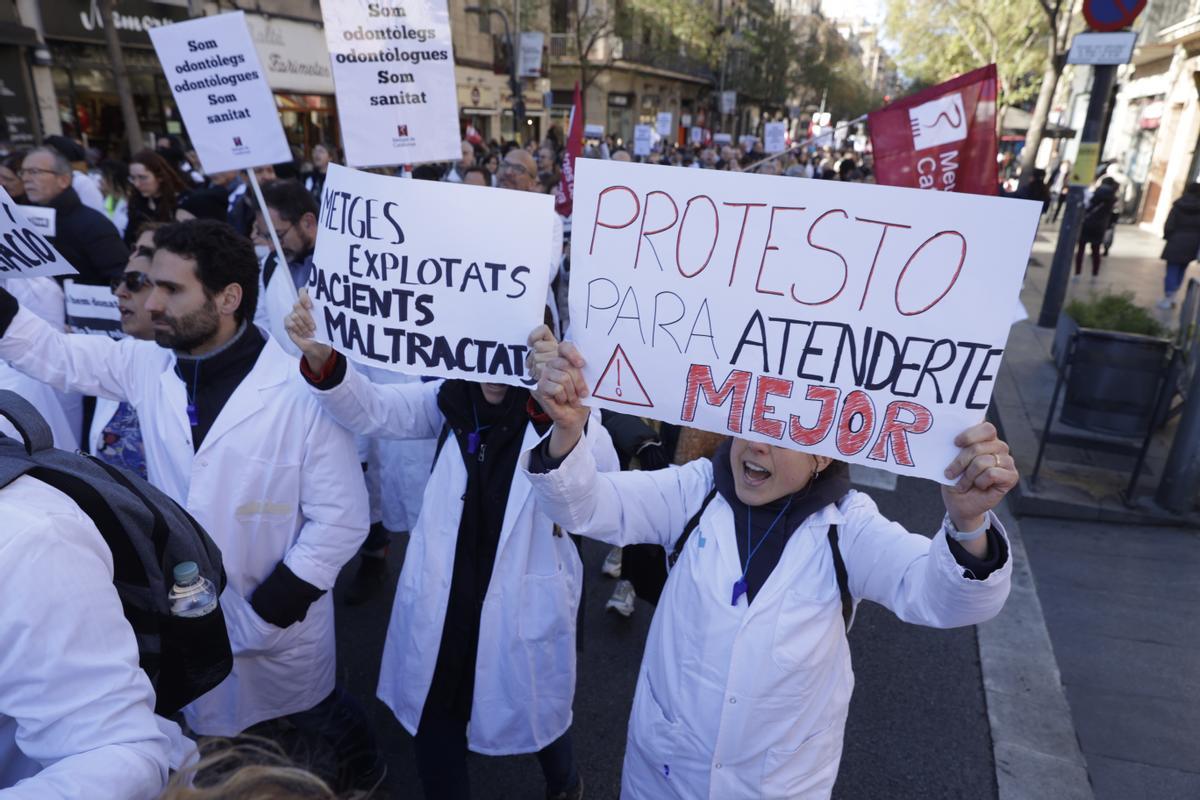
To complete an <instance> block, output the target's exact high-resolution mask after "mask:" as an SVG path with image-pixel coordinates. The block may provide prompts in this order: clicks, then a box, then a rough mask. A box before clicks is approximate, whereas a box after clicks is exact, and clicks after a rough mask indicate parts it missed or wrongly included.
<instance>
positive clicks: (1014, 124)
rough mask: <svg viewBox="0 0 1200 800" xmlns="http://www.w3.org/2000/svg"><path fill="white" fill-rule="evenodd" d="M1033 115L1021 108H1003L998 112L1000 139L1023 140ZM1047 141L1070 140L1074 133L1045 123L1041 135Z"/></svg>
mask: <svg viewBox="0 0 1200 800" xmlns="http://www.w3.org/2000/svg"><path fill="white" fill-rule="evenodd" d="M1032 118H1033V115H1032V114H1030V113H1029V112H1028V111H1026V110H1025V109H1023V108H1015V107H1013V106H1005V107H1004V108H1003V109H1001V110H1000V137H1001V138H1002V139H1004V140H1006V141H1012V140H1014V139H1024V138H1025V136H1026V135H1027V134H1028V133H1029V123H1030V121H1031V120H1032ZM1042 135H1043V136H1044V137H1045V138H1047V139H1072V138H1074V137H1075V131H1073V130H1071V129H1070V128H1068V127H1065V126H1063V125H1059V124H1058V123H1055V122H1047V123H1046V130H1045V132H1044V133H1043V134H1042Z"/></svg>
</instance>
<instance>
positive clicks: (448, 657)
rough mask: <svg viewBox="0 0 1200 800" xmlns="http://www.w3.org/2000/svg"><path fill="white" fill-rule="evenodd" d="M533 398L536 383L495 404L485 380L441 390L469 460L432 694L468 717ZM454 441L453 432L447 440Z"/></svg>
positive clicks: (432, 699) (441, 404)
mask: <svg viewBox="0 0 1200 800" xmlns="http://www.w3.org/2000/svg"><path fill="white" fill-rule="evenodd" d="M528 401H529V391H528V390H526V389H518V388H516V387H512V386H510V387H509V388H508V393H507V394H506V395H505V396H504V401H503V402H502V403H500V404H499V405H492V404H491V403H489V402H487V400H485V399H484V397H483V391H482V389H481V388H480V386H479V384H477V383H469V382H467V381H461V380H449V381H446V382H445V383H444V384H442V388H441V390H440V391H439V392H438V408H439V409H440V410H441V412H442V414H443V415H444V416H445V418H446V425H447V426H448V428H449V432H450V433H451V434H453V437H454V442H455V443H457V445H458V449H459V452H460V453H461V454H462V458H463V464H464V465H465V466H466V468H467V488H466V491H465V492H464V493H463V498H462V500H463V512H462V519H461V520H460V522H459V524H458V540H457V542H456V544H455V548H454V572H453V575H452V576H451V579H450V599H449V602H448V603H447V606H446V621H445V623H444V624H443V626H442V641H441V646H440V648H439V649H438V659H437V666H436V668H435V670H434V675H433V684H432V685H431V686H430V687H429V695H428V697H427V698H426V701H425V702H426V705H427V706H428V705H429V704H431V703H432V704H434V706H435V707H436V708H437V709H438V710H440V711H441V712H443V713H447V714H450V715H451V716H453V717H455V718H457V719H461V720H467V719H469V718H470V716H471V701H472V698H473V696H474V693H475V657H476V652H477V650H478V646H479V621H480V615H481V614H482V612H483V600H484V598H485V597H487V590H488V584H489V583H490V582H491V579H492V568H493V567H494V566H495V563H496V550H497V548H498V547H499V545H500V531H501V529H502V528H503V526H504V509H505V507H506V506H507V505H508V495H509V490H510V489H511V488H512V478H513V473H514V472H515V471H516V469H517V459H518V458H519V457H520V455H521V443H522V441H523V440H524V438H525V429H526V426H527V425H528V424H529V423H530V418H529V413H528V411H527V403H528ZM476 434H477V436H478V439H477V440H476V438H475V435H476ZM450 445H451V442H450V441H449V440H447V441H446V445H445V446H447V447H449V446H450ZM450 499H451V498H446V500H447V502H449V501H450Z"/></svg>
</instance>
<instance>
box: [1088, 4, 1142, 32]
mask: <svg viewBox="0 0 1200 800" xmlns="http://www.w3.org/2000/svg"><path fill="white" fill-rule="evenodd" d="M1145 8H1146V0H1085V2H1084V4H1083V18H1084V19H1086V20H1087V24H1088V27H1089V28H1091V29H1092V30H1094V31H1119V30H1121V29H1122V28H1127V27H1129V26H1130V25H1132V24H1133V21H1134V20H1135V19H1137V16H1138V14H1141V13H1142V11H1144V10H1145Z"/></svg>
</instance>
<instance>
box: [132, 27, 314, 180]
mask: <svg viewBox="0 0 1200 800" xmlns="http://www.w3.org/2000/svg"><path fill="white" fill-rule="evenodd" d="M150 40H151V41H152V42H153V43H154V50H155V52H156V53H157V55H158V60H159V62H161V63H162V68H163V73H164V74H165V75H166V77H167V82H168V83H169V84H170V85H171V94H172V96H174V98H175V104H176V105H177V106H178V107H179V113H180V114H182V115H183V122H184V124H185V125H187V130H188V135H189V136H190V137H191V140H192V145H193V146H194V147H195V148H196V154H197V155H199V156H200V163H201V164H203V165H204V171H205V172H207V173H209V174H212V173H214V172H223V171H225V170H240V169H250V168H252V167H259V166H262V165H263V164H278V163H280V162H283V161H291V160H292V151H291V148H289V147H288V143H287V137H285V136H284V135H283V127H282V125H280V122H279V112H278V111H277V110H276V108H275V96H274V95H273V94H272V93H271V87H270V86H268V85H267V78H266V73H265V72H264V71H263V68H262V65H261V64H260V63H259V61H258V51H257V50H255V49H254V41H253V40H252V39H251V38H250V31H249V29H248V28H247V27H246V15H245V14H244V13H242V12H241V11H234V12H231V13H228V14H218V15H216V16H212V17H197V18H196V19H189V20H186V21H184V22H176V23H175V24H174V25H164V26H162V27H158V28H151V29H150Z"/></svg>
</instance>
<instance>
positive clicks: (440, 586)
mask: <svg viewBox="0 0 1200 800" xmlns="http://www.w3.org/2000/svg"><path fill="white" fill-rule="evenodd" d="M441 386H442V382H441V381H436V382H432V383H419V384H417V383H409V384H386V385H383V384H373V383H371V382H370V381H368V380H366V378H364V377H363V376H362V375H361V374H359V373H358V372H357V371H356V370H355V368H353V367H350V366H348V368H347V370H346V378H345V380H343V381H342V382H341V383H340V384H338V385H337V386H336V387H334V388H333V389H330V390H328V391H323V392H322V391H317V390H314V391H315V392H316V394H317V395H318V396H319V397H320V399H321V402H322V405H323V406H324V408H325V410H326V411H328V412H329V413H330V414H332V415H333V416H334V417H335V418H337V420H338V421H339V422H341V423H342V424H343V425H345V426H346V427H348V428H350V429H351V430H352V431H354V432H356V433H359V434H361V435H364V436H391V437H403V436H409V437H414V438H429V437H434V436H437V435H438V433H439V432H440V431H441V429H442V425H443V422H444V418H443V416H442V412H441V411H440V410H439V409H438V404H437V396H438V390H439V389H440V388H441ZM588 427H589V434H588V438H589V445H590V446H591V448H592V449H593V450H594V451H595V453H596V455H595V461H596V462H599V463H600V464H601V465H602V466H603V468H607V469H616V468H617V458H616V451H614V450H613V447H612V441H611V440H610V439H609V438H608V433H607V431H605V430H604V427H603V426H602V425H601V424H600V420H599V418H598V417H597V418H596V419H595V420H593V423H592V424H591V425H589V426H588ZM538 438H539V437H538V434H537V431H536V430H535V429H534V427H533V425H532V424H529V425H528V426H527V427H526V430H525V438H524V441H523V443H522V449H523V450H524V449H526V448H528V447H531V446H532V445H533V444H534V443H535V442H537V440H538ZM466 486H467V470H466V467H465V465H464V464H463V459H462V454H461V452H460V450H459V448H458V445H457V444H456V443H455V441H454V439H453V437H451V438H449V439H447V441H446V444H445V445H444V446H443V447H442V451H441V453H440V454H439V455H438V458H437V461H436V462H435V463H434V467H433V473H432V475H430V478H429V483H428V485H427V486H426V489H425V499H424V504H423V506H422V510H421V516H420V519H418V521H417V524H416V526H415V528H414V529H413V532H412V537H411V538H410V539H409V542H408V550H407V551H406V552H405V555H404V567H403V569H402V570H401V572H400V580H399V583H398V585H397V587H396V599H395V602H394V604H393V606H392V619H391V622H390V624H389V625H388V633H387V643H386V644H385V645H384V651H383V664H382V666H381V667H380V672H379V692H378V694H379V699H381V700H383V702H384V703H386V704H387V706H388V707H389V708H390V709H392V712H393V713H394V714H395V715H396V718H397V719H398V720H399V721H400V724H401V725H403V726H404V728H405V729H406V730H407V731H408V732H409V733H411V734H414V735H415V734H416V731H417V726H418V724H419V723H420V721H421V712H422V710H423V709H424V707H425V699H426V697H427V696H428V694H429V687H430V686H431V685H432V683H433V673H434V668H435V666H436V663H437V656H438V649H439V646H440V644H441V638H442V625H443V623H444V622H445V619H446V606H447V604H448V602H449V597H450V579H451V575H452V573H453V568H454V552H455V544H456V542H457V541H458V526H459V522H460V521H461V519H462V508H463V503H462V496H463V493H464V492H465V490H466ZM529 489H530V487H529V481H528V480H527V479H526V478H525V476H524V474H523V473H522V472H520V471H518V472H516V473H515V474H514V475H513V479H512V487H511V488H510V490H509V495H508V505H507V507H506V508H505V509H504V525H503V527H502V529H501V531H500V543H499V546H498V547H497V548H496V562H495V566H494V567H493V568H492V577H491V581H490V583H489V584H488V589H487V596H486V597H485V599H484V603H483V613H482V617H481V620H480V626H479V629H480V633H479V651H478V655H477V656H476V668H475V695H474V698H473V704H472V708H471V720H470V723H469V724H468V726H467V742H468V746H469V747H470V749H471V750H473V751H475V752H477V753H484V754H485V755H509V754H513V753H530V752H534V751H537V750H540V749H542V748H543V747H545V746H547V745H549V744H551V743H552V742H554V741H555V740H556V739H558V738H559V737H560V736H562V734H563V733H564V732H565V731H566V730H567V728H568V727H569V726H570V725H571V702H572V700H573V698H574V695H575V620H576V612H577V611H578V609H579V597H580V588H581V586H582V581H583V567H582V564H581V563H580V561H579V554H578V552H577V550H576V549H575V545H574V544H573V543H572V542H571V540H570V539H569V538H567V537H565V536H555V535H554V534H553V529H554V525H553V523H551V521H550V520H549V519H548V518H547V517H546V516H545V514H543V513H542V512H541V510H540V509H539V508H538V505H537V503H536V502H535V500H534V498H533V496H532V495H531V494H530V491H529Z"/></svg>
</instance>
